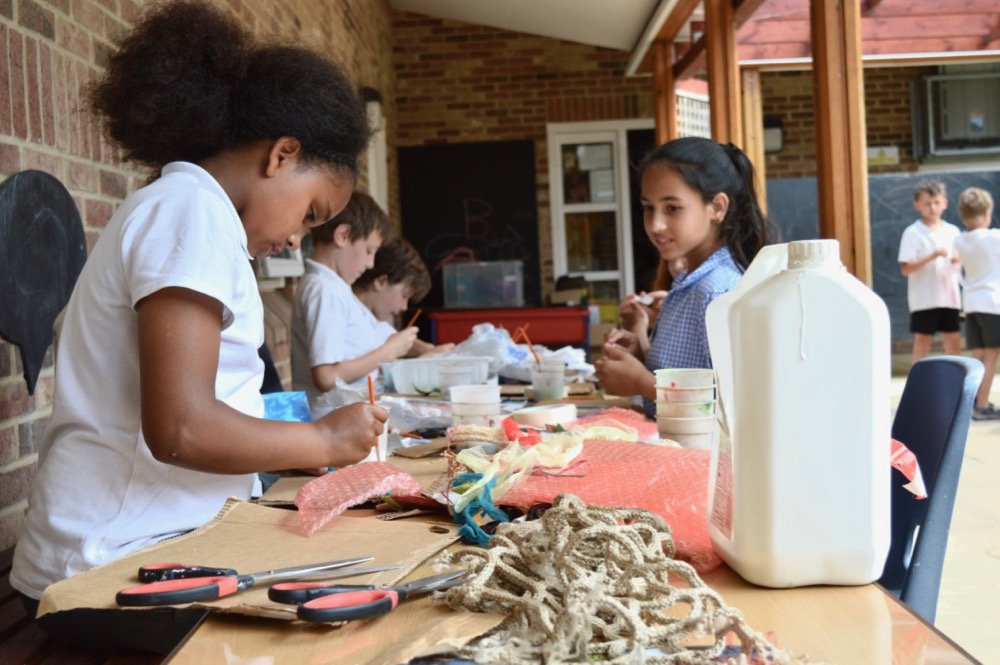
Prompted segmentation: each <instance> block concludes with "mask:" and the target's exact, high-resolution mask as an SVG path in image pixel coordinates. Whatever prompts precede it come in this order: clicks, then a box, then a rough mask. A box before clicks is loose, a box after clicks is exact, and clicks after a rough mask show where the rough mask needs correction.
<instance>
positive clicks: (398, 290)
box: [353, 238, 455, 358]
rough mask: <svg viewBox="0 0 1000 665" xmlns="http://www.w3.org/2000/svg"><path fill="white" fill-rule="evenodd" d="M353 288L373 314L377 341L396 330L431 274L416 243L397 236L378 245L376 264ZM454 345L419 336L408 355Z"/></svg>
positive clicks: (426, 286) (422, 293) (438, 352)
mask: <svg viewBox="0 0 1000 665" xmlns="http://www.w3.org/2000/svg"><path fill="white" fill-rule="evenodd" d="M353 290H354V295H356V296H357V297H358V300H360V301H361V302H362V303H364V305H365V306H366V307H367V308H368V310H369V311H370V313H371V316H372V317H374V322H373V324H374V325H375V330H376V341H377V342H378V343H379V344H381V343H384V342H385V341H386V340H387V339H388V338H389V337H391V336H392V334H393V333H395V332H396V328H395V326H394V325H393V324H392V321H393V319H395V317H397V316H398V315H400V314H402V313H403V312H405V311H406V310H407V308H408V307H409V305H410V303H411V302H414V303H415V302H420V301H421V300H422V299H423V298H424V296H426V295H427V292H428V291H430V290H431V276H430V273H428V272H427V266H426V265H425V264H424V261H423V259H421V258H420V254H419V253H417V250H416V249H414V247H413V245H411V244H410V243H408V242H407V241H406V240H404V239H403V238H395V239H393V240H391V241H389V242H387V243H385V244H384V245H382V246H381V247H379V250H378V252H377V253H376V254H375V265H374V266H373V267H372V268H370V269H368V270H367V271H365V273H364V274H363V275H361V277H359V278H358V279H357V281H356V282H354V286H353ZM454 348H455V345H454V344H440V345H437V346H435V345H433V344H431V343H430V342H425V341H424V340H422V339H417V340H415V341H414V342H413V346H411V347H410V351H409V353H407V354H406V357H407V358H416V357H420V356H425V357H426V356H436V355H441V354H444V353H448V352H450V351H451V350H452V349H454Z"/></svg>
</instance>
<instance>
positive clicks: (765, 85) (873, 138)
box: [761, 67, 934, 178]
mask: <svg viewBox="0 0 1000 665" xmlns="http://www.w3.org/2000/svg"><path fill="white" fill-rule="evenodd" d="M933 71H934V70H933V68H929V67H902V68H876V69H865V71H864V76H865V107H866V113H865V123H866V125H867V128H866V130H867V139H868V145H871V146H897V147H898V148H899V164H898V165H884V166H870V167H869V168H868V172H869V173H870V174H875V173H898V172H904V171H916V170H917V166H918V164H917V162H915V161H914V159H913V141H912V138H911V130H912V126H913V125H912V121H911V118H910V84H911V82H912V81H913V80H914V79H918V78H921V77H923V76H925V75H927V74H931V73H933ZM761 89H762V91H763V98H764V110H763V114H764V116H765V117H768V116H772V117H776V118H779V119H781V122H782V125H783V127H784V148H783V149H782V150H781V152H778V153H772V154H768V155H767V157H766V160H767V162H766V168H767V177H768V178H804V177H808V176H815V175H816V129H815V124H814V123H815V105H814V104H813V81H812V73H811V72H809V71H804V72H765V73H764V74H762V75H761Z"/></svg>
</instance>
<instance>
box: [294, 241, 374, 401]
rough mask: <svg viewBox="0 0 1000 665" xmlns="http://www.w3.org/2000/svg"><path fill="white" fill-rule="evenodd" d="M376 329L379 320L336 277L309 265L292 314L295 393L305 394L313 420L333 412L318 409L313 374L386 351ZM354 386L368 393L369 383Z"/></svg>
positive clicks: (314, 263)
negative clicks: (318, 368) (378, 350)
mask: <svg viewBox="0 0 1000 665" xmlns="http://www.w3.org/2000/svg"><path fill="white" fill-rule="evenodd" d="M376 324H378V320H377V319H376V318H375V315H374V314H372V313H371V310H369V309H368V308H367V307H366V306H365V304H364V303H363V302H361V301H360V300H358V297H357V296H356V295H354V291H352V290H351V287H350V285H349V284H348V283H347V282H345V281H344V280H343V278H342V277H341V276H340V275H338V274H337V273H336V271H334V270H333V269H331V268H330V267H328V266H326V265H323V264H322V263H319V262H318V261H313V260H312V259H306V261H305V273H304V274H303V275H302V279H301V280H300V281H299V286H298V289H297V290H296V292H295V305H294V307H293V310H292V387H293V389H294V390H304V391H305V392H306V394H307V395H308V397H309V405H310V408H311V410H312V412H313V416H314V417H316V416H317V415H320V414H322V413H325V412H326V411H328V410H329V409H328V408H323V409H317V408H316V400H317V399H318V398H319V396H320V395H322V394H323V393H321V392H320V391H319V390H318V389H317V388H316V385H315V384H314V383H313V379H312V368H313V367H316V366H318V365H332V364H334V363H339V362H341V361H344V360H352V359H354V358H359V357H361V356H363V355H365V354H366V353H368V352H369V351H372V350H373V349H376V348H378V347H379V346H381V345H382V343H383V342H384V341H385V340H384V339H383V338H381V337H380V335H377V334H376V333H375V329H376ZM377 373H378V371H377V370H374V371H373V372H372V376H373V377H374V376H377ZM350 385H351V387H352V388H356V389H367V388H366V386H367V380H366V379H365V378H364V377H362V378H361V379H358V380H357V381H355V382H354V383H352V384H350Z"/></svg>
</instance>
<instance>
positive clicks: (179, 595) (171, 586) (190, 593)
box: [115, 556, 400, 607]
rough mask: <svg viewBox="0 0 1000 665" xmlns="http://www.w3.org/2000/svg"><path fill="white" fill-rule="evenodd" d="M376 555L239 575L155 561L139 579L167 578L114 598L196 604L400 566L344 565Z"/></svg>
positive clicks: (144, 603) (125, 603)
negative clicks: (286, 582)
mask: <svg viewBox="0 0 1000 665" xmlns="http://www.w3.org/2000/svg"><path fill="white" fill-rule="evenodd" d="M373 558H374V557H370V556H368V557H358V558H354V559H342V560H340V561H327V562H325V563H312V564H305V565H301V566H292V567H290V568H280V569H277V570H265V571H261V572H258V573H249V574H247V575H240V574H239V573H237V572H236V571H235V570H231V569H228V568H227V569H215V568H208V567H205V566H184V565H180V566H178V565H177V564H152V565H150V566H144V567H143V568H140V569H139V576H140V579H141V578H143V577H144V576H145V577H146V578H148V579H156V577H155V576H157V575H163V576H166V577H165V578H164V579H161V580H159V581H154V582H151V583H149V584H143V585H141V586H136V587H130V588H128V589H122V590H121V591H119V592H118V593H117V595H116V596H115V601H116V602H117V603H118V604H119V605H121V606H122V607H149V606H155V605H174V604H179V603H193V602H195V601H199V600H215V599H216V598H222V597H223V596H228V595H231V594H234V593H236V592H237V591H243V590H245V589H249V588H250V587H252V586H254V585H255V584H257V583H258V582H265V581H269V580H278V579H288V578H293V577H326V578H331V577H350V576H352V575H362V574H365V573H373V572H378V571H381V570H391V569H394V568H399V567H400V566H398V565H395V566H376V567H371V568H345V569H344V570H335V569H338V568H344V567H345V566H351V565H354V564H356V563H362V562H365V561H371V560H372V559H373ZM216 570H223V571H225V572H224V574H221V575H213V574H212V573H213V572H214V571H216Z"/></svg>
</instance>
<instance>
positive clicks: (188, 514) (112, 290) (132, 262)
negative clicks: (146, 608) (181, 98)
mask: <svg viewBox="0 0 1000 665" xmlns="http://www.w3.org/2000/svg"><path fill="white" fill-rule="evenodd" d="M250 258H251V257H250V255H249V253H248V250H247V237H246V233H245V231H244V229H243V224H242V223H241V222H240V218H239V216H238V215H237V213H236V210H235V208H233V205H232V203H231V202H230V200H229V198H228V197H227V196H226V193H225V192H224V191H223V190H222V188H221V187H220V186H219V184H218V183H217V182H216V181H215V180H214V179H213V178H212V176H211V175H209V174H208V172H206V171H204V170H203V169H201V168H200V167H198V166H195V165H194V164H189V163H184V162H175V163H172V164H168V165H167V166H165V167H164V168H163V172H162V175H161V177H160V178H158V179H157V180H156V181H154V182H153V183H152V184H150V185H148V186H146V187H143V188H142V189H140V190H139V191H137V192H135V193H134V194H132V195H131V196H129V197H128V198H127V199H125V201H124V202H123V203H122V204H121V206H120V207H119V208H118V210H117V211H116V212H115V213H114V215H113V216H112V217H111V220H110V221H109V222H108V225H107V227H106V228H105V230H104V232H103V233H102V234H101V237H100V239H99V240H98V242H97V244H96V246H95V247H94V250H93V253H92V254H91V256H90V258H89V259H88V260H87V262H86V264H85V265H84V268H83V271H82V272H81V273H80V277H79V279H78V281H77V283H76V287H75V289H74V290H73V295H72V297H71V298H70V301H69V304H68V305H67V308H66V311H65V318H64V320H63V323H62V329H61V331H60V336H59V345H58V349H57V352H56V366H55V377H56V381H55V396H54V399H53V406H52V417H51V420H50V422H49V425H48V427H47V428H46V431H45V437H44V440H43V442H42V444H41V447H40V449H39V469H38V474H37V476H36V478H35V481H34V486H33V488H32V491H31V494H30V497H29V499H28V512H27V517H26V520H25V524H24V529H23V532H22V534H21V536H20V539H19V540H18V543H17V549H16V551H15V553H14V565H13V570H12V571H11V575H10V579H11V584H12V585H13V586H14V588H16V589H18V590H19V591H21V592H23V593H25V594H27V595H28V596H31V597H33V598H39V597H40V596H41V594H42V591H43V590H44V589H45V587H47V586H48V585H49V584H51V583H53V582H57V581H59V580H61V579H64V578H66V577H69V576H71V575H74V574H76V573H79V572H81V571H84V570H87V569H89V568H93V567H94V566H99V565H101V564H104V563H107V562H109V561H113V560H115V559H118V558H120V557H122V556H124V555H126V554H129V553H131V552H133V551H135V550H138V549H140V548H142V547H145V546H147V545H150V544H152V543H154V542H157V541H159V540H162V539H164V538H168V537H172V536H175V535H178V534H181V533H184V532H187V531H190V530H192V529H194V528H197V527H199V526H201V525H202V524H205V523H206V522H208V521H209V520H211V519H212V518H213V517H215V516H216V514H217V513H218V511H219V510H220V509H221V508H222V506H223V505H224V504H225V502H226V499H227V498H228V497H230V496H235V497H239V498H243V499H249V498H250V495H251V490H252V488H253V486H254V479H255V477H256V475H255V474H241V475H223V474H215V473H205V472H201V471H193V470H191V469H185V468H181V467H179V466H173V465H170V464H164V463H162V462H158V461H157V460H155V459H154V458H153V456H152V453H151V452H150V450H149V448H148V446H147V445H146V441H145V439H144V438H143V435H142V423H141V421H140V390H139V388H140V383H139V340H138V317H137V314H136V311H135V305H136V303H138V302H139V301H140V300H141V299H142V298H144V297H146V296H148V295H150V294H152V293H155V292H156V291H159V290H160V289H163V288H166V287H183V288H186V289H190V290H192V291H197V292H199V293H204V294H206V295H208V296H211V297H212V298H214V299H215V300H217V301H219V302H220V303H221V304H222V305H223V319H222V327H223V331H222V340H221V345H220V350H219V369H218V373H217V374H216V380H215V393H216V396H217V397H218V398H219V399H220V400H222V401H224V402H226V403H227V404H228V405H229V406H231V407H233V408H235V409H238V410H239V411H242V412H244V413H247V414H250V415H254V416H258V417H260V416H263V413H264V404H263V399H262V397H261V395H260V386H261V382H262V380H263V374H264V368H263V363H262V362H261V360H260V358H259V357H258V355H257V348H258V347H259V346H260V345H261V343H262V342H263V339H264V326H263V312H264V310H263V305H262V303H261V299H260V294H259V292H258V290H257V281H256V278H255V276H254V272H253V269H252V267H251V264H250Z"/></svg>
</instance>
